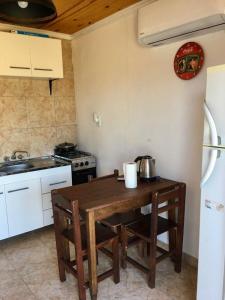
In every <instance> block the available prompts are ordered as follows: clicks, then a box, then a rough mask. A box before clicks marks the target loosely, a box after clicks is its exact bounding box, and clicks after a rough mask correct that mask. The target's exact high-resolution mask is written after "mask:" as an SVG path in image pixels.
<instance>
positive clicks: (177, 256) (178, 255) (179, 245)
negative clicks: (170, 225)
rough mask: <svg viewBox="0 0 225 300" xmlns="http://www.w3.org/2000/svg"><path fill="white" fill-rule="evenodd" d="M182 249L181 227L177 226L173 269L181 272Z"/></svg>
mask: <svg viewBox="0 0 225 300" xmlns="http://www.w3.org/2000/svg"><path fill="white" fill-rule="evenodd" d="M182 249H183V228H180V226H179V227H178V228H177V238H176V249H175V271H176V272H177V273H180V272H181V265H182Z"/></svg>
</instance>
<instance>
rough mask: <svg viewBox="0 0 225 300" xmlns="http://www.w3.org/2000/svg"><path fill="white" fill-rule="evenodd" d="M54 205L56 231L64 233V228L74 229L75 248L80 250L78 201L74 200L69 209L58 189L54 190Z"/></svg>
mask: <svg viewBox="0 0 225 300" xmlns="http://www.w3.org/2000/svg"><path fill="white" fill-rule="evenodd" d="M52 205H53V215H54V226H55V231H56V232H58V234H62V232H63V231H64V230H68V229H73V240H74V244H75V249H76V251H78V252H80V251H81V250H82V245H81V228H80V226H81V222H80V214H79V205H78V201H77V200H73V201H72V202H71V208H70V209H68V204H67V203H65V205H64V202H63V200H62V197H61V196H60V195H58V194H57V191H52Z"/></svg>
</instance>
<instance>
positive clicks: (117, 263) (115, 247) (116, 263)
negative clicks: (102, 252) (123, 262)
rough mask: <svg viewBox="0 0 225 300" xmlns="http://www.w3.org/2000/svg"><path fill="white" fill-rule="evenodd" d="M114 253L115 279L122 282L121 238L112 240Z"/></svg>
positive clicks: (115, 281) (116, 281)
mask: <svg viewBox="0 0 225 300" xmlns="http://www.w3.org/2000/svg"><path fill="white" fill-rule="evenodd" d="M112 253H113V281H114V283H119V282H120V260H119V238H115V239H114V240H113V242H112Z"/></svg>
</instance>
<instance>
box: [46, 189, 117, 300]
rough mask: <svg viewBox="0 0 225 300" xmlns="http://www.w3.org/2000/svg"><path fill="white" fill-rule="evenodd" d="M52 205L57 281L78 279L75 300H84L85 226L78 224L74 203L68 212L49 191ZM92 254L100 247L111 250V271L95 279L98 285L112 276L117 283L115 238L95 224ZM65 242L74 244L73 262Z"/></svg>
mask: <svg viewBox="0 0 225 300" xmlns="http://www.w3.org/2000/svg"><path fill="white" fill-rule="evenodd" d="M52 204H53V214H54V227H55V237H56V248H57V257H58V268H59V277H60V280H61V281H65V280H66V273H65V271H68V272H69V273H71V274H73V275H74V276H75V277H76V278H77V279H78V292H79V299H80V300H86V291H85V289H86V288H88V286H89V282H88V281H87V282H85V279H84V266H83V261H84V260H85V259H88V251H87V238H86V224H85V222H84V221H81V218H80V215H79V207H78V201H76V200H74V201H72V203H71V206H72V207H71V209H68V204H67V205H66V204H65V201H63V199H62V198H61V197H60V195H58V194H57V191H56V190H55V191H52ZM95 230H96V251H97V250H98V249H100V248H102V247H106V246H110V247H112V263H113V266H112V269H110V270H108V271H106V272H104V273H103V274H101V275H99V276H98V282H99V281H102V280H104V279H105V278H107V277H109V276H112V275H113V280H114V282H115V283H118V282H119V281H120V273H119V246H118V242H119V237H118V235H117V234H115V233H114V232H113V231H112V230H110V229H108V228H106V227H104V226H103V225H101V224H98V223H96V226H95ZM69 242H72V243H73V244H74V245H75V256H76V259H75V260H71V258H70V251H69Z"/></svg>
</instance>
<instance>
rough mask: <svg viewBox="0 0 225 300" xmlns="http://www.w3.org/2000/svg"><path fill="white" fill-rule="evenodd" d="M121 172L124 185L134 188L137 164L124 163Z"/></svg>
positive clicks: (135, 185)
mask: <svg viewBox="0 0 225 300" xmlns="http://www.w3.org/2000/svg"><path fill="white" fill-rule="evenodd" d="M123 174H124V179H125V187H126V188H128V189H135V188H136V187H137V164H136V163H135V162H127V163H124V164H123Z"/></svg>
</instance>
